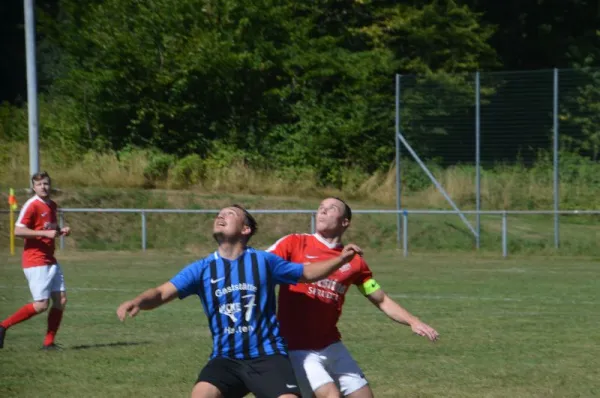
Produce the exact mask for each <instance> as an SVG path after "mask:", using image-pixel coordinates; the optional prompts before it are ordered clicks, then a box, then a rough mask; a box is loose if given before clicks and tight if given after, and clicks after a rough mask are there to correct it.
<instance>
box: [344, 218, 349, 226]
mask: <svg viewBox="0 0 600 398" xmlns="http://www.w3.org/2000/svg"><path fill="white" fill-rule="evenodd" d="M349 226H350V220H348V219H347V218H344V220H343V221H342V227H344V228H348V227H349Z"/></svg>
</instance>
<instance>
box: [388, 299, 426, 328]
mask: <svg viewBox="0 0 600 398" xmlns="http://www.w3.org/2000/svg"><path fill="white" fill-rule="evenodd" d="M379 309H380V310H381V311H383V313H385V314H386V315H387V316H388V317H389V318H390V319H391V320H393V321H395V322H398V323H401V324H403V325H407V326H410V325H413V324H414V323H415V322H417V321H418V320H419V318H417V317H415V316H414V315H412V314H411V313H410V312H408V311H407V310H405V309H404V308H402V307H401V306H400V305H399V304H397V303H395V302H393V301H392V300H384V302H383V303H381V305H380V306H379Z"/></svg>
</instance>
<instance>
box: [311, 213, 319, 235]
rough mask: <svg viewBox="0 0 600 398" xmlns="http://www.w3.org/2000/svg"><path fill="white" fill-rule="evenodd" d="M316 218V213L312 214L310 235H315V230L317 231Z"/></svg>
mask: <svg viewBox="0 0 600 398" xmlns="http://www.w3.org/2000/svg"><path fill="white" fill-rule="evenodd" d="M316 217H317V215H316V214H315V213H311V215H310V233H311V234H314V233H315V229H316V222H317V220H316Z"/></svg>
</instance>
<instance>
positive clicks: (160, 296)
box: [117, 282, 177, 322]
mask: <svg viewBox="0 0 600 398" xmlns="http://www.w3.org/2000/svg"><path fill="white" fill-rule="evenodd" d="M175 297H177V289H176V288H175V285H173V284H172V283H171V282H166V283H163V284H162V285H160V286H158V287H155V288H152V289H148V290H146V291H145V292H144V293H142V294H140V295H139V296H137V297H136V298H134V299H133V300H129V301H125V302H124V303H123V304H121V305H120V306H119V308H117V316H118V317H119V319H120V320H121V322H122V321H124V320H125V318H126V317H127V316H129V317H130V318H133V317H134V316H136V315H137V314H138V312H140V311H141V310H151V309H154V308H156V307H160V306H161V305H163V304H165V303H168V302H169V301H171V300H173V299H174V298H175Z"/></svg>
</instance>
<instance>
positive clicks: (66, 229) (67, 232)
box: [60, 227, 71, 236]
mask: <svg viewBox="0 0 600 398" xmlns="http://www.w3.org/2000/svg"><path fill="white" fill-rule="evenodd" d="M60 234H61V235H63V236H69V235H71V228H69V227H63V228H61V229H60Z"/></svg>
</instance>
